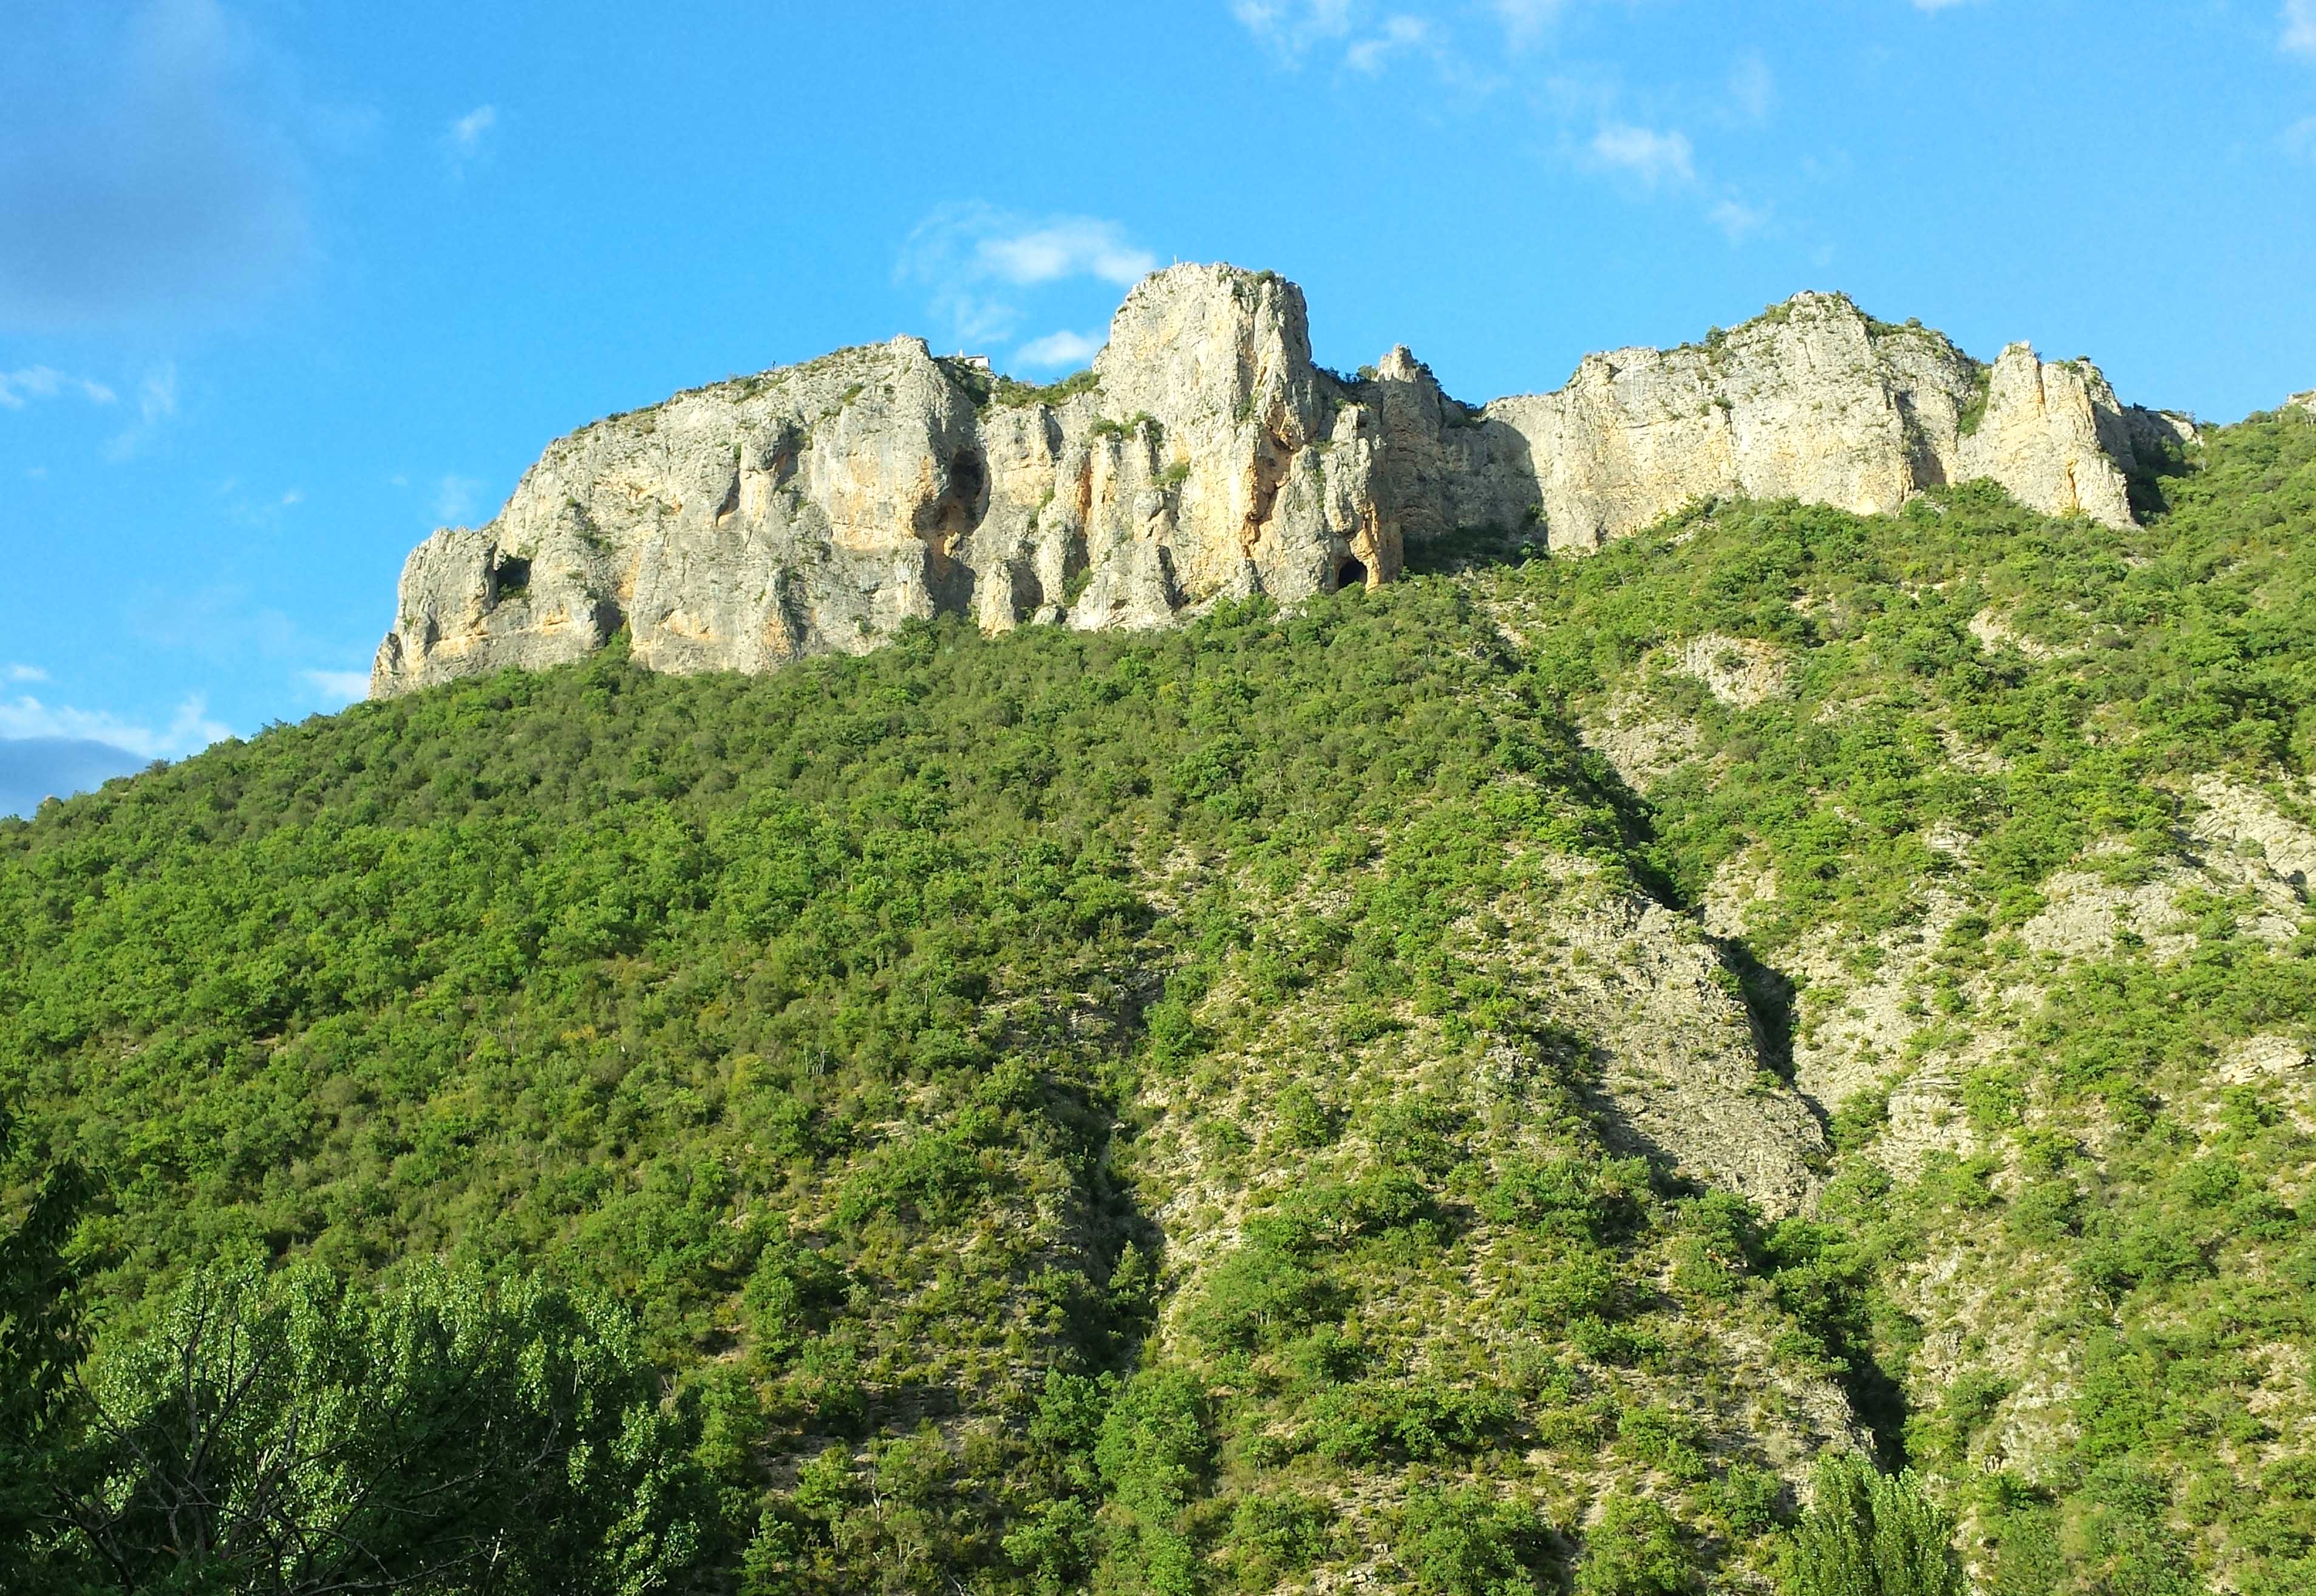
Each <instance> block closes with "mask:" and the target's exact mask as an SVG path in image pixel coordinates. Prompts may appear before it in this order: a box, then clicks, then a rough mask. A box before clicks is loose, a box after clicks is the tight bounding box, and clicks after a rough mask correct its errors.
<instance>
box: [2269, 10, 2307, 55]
mask: <svg viewBox="0 0 2316 1596" xmlns="http://www.w3.org/2000/svg"><path fill="white" fill-rule="evenodd" d="M2277 20H2278V21H2279V22H2282V23H2283V26H2284V32H2283V35H2282V37H2281V38H2280V39H2279V40H2277V42H2278V43H2279V44H2281V45H2282V46H2283V47H2284V49H2285V50H2286V51H2288V52H2289V53H2291V54H2293V55H2295V56H2312V57H2316V0H2284V11H2283V13H2282V15H2281V16H2280V17H2279V18H2278V19H2277Z"/></svg>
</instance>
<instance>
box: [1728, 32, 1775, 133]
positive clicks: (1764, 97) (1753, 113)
mask: <svg viewBox="0 0 2316 1596" xmlns="http://www.w3.org/2000/svg"><path fill="white" fill-rule="evenodd" d="M1729 103H1730V104H1731V105H1733V106H1734V107H1735V108H1736V111H1737V115H1738V117H1739V118H1740V119H1741V120H1744V121H1748V122H1766V121H1768V120H1769V112H1770V111H1774V110H1776V109H1777V77H1776V76H1775V75H1774V74H1772V73H1771V72H1770V70H1769V63H1768V62H1767V61H1766V60H1764V59H1762V58H1761V52H1760V51H1759V50H1757V49H1749V50H1747V51H1746V52H1745V53H1744V54H1742V55H1741V56H1739V57H1738V58H1737V60H1736V64H1735V65H1734V66H1733V67H1730V68H1729Z"/></svg>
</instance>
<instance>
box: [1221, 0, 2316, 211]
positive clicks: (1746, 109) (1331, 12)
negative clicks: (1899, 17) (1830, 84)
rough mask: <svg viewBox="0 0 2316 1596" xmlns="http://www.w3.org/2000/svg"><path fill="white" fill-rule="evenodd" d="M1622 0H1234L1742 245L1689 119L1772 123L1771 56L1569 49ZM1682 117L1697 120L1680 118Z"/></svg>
mask: <svg viewBox="0 0 2316 1596" xmlns="http://www.w3.org/2000/svg"><path fill="white" fill-rule="evenodd" d="M2300 3H2303V4H2316V0H2300ZM1622 9H1626V8H1624V7H1616V6H1609V5H1605V4H1600V0H1397V3H1396V4H1392V3H1390V0H1233V3H1232V4H1231V13H1232V15H1233V16H1234V17H1235V18H1236V19H1237V21H1238V22H1239V24H1240V26H1241V27H1243V29H1245V31H1247V33H1248V34H1249V35H1250V36H1251V37H1252V38H1253V39H1254V40H1256V41H1257V42H1258V43H1259V44H1260V45H1261V46H1262V47H1263V48H1264V49H1266V50H1267V51H1268V52H1269V54H1270V55H1271V56H1272V57H1273V58H1276V59H1277V60H1278V63H1279V64H1280V65H1281V66H1282V67H1284V68H1285V69H1287V70H1288V71H1296V70H1299V69H1301V68H1302V67H1305V65H1306V64H1317V65H1331V66H1332V67H1334V69H1335V70H1336V72H1337V73H1338V74H1339V75H1352V76H1360V77H1381V76H1384V75H1385V74H1386V73H1392V74H1394V75H1396V76H1398V77H1400V78H1401V79H1402V80H1403V81H1406V82H1408V83H1409V84H1410V86H1411V88H1419V87H1420V88H1423V89H1428V92H1430V93H1432V94H1436V95H1438V96H1439V97H1440V99H1441V102H1442V103H1443V105H1448V106H1455V107H1458V108H1465V109H1468V108H1469V107H1472V106H1474V105H1476V104H1479V103H1483V102H1492V103H1496V104H1499V105H1502V104H1508V103H1525V104H1526V105H1527V106H1528V109H1529V110H1530V111H1532V112H1533V114H1535V115H1536V116H1537V118H1538V120H1540V121H1541V122H1543V123H1544V124H1545V130H1546V135H1547V136H1546V138H1545V139H1544V140H1543V141H1542V142H1543V143H1544V145H1545V147H1548V148H1551V149H1554V150H1556V151H1557V153H1558V159H1559V161H1560V162H1561V163H1562V164H1563V165H1565V166H1567V167H1570V168H1572V169H1574V170H1577V171H1581V172H1588V173H1590V174H1595V175H1597V176H1600V177H1604V178H1608V179H1613V180H1615V181H1617V182H1618V183H1622V184H1623V185H1624V186H1626V189H1627V190H1628V191H1630V192H1631V193H1632V194H1633V195H1634V197H1635V198H1636V199H1643V198H1646V197H1649V196H1652V195H1663V196H1677V197H1679V199H1680V200H1681V201H1684V202H1685V203H1686V204H1687V205H1688V207H1689V208H1691V209H1692V210H1693V211H1694V213H1695V214H1697V216H1699V217H1700V218H1702V219H1703V220H1705V221H1706V222H1707V223H1709V224H1710V225H1711V226H1713V227H1715V228H1716V229H1718V230H1719V231H1720V232H1721V233H1722V234H1723V236H1725V237H1726V238H1728V239H1729V240H1730V242H1731V243H1733V244H1734V243H1737V242H1740V241H1741V240H1742V239H1744V238H1746V237H1749V236H1751V235H1753V234H1755V233H1757V232H1759V231H1761V230H1762V229H1763V228H1764V227H1767V226H1768V210H1766V209H1765V208H1763V207H1761V206H1759V205H1756V204H1754V203H1751V202H1750V201H1747V200H1746V199H1745V198H1744V197H1743V196H1741V194H1739V193H1738V192H1736V191H1735V190H1734V189H1733V186H1732V185H1731V184H1730V183H1728V182H1727V181H1725V179H1724V178H1722V177H1720V176H1718V175H1716V174H1715V172H1714V171H1713V170H1712V167H1713V165H1714V163H1712V162H1711V161H1709V160H1707V159H1706V158H1705V156H1704V155H1703V153H1702V152H1700V150H1699V148H1698V147H1697V143H1696V142H1695V140H1694V139H1693V138H1692V136H1691V130H1693V129H1697V128H1699V127H1703V128H1706V129H1719V130H1721V131H1723V132H1725V133H1730V134H1734V133H1736V132H1737V131H1738V130H1740V129H1751V128H1759V127H1761V126H1763V125H1765V124H1766V123H1768V121H1769V120H1770V119H1771V117H1772V116H1773V114H1774V113H1775V112H1776V111H1777V76H1776V73H1775V72H1774V71H1773V70H1772V68H1771V67H1770V64H1769V61H1768V58H1766V57H1765V56H1764V55H1763V54H1762V52H1761V51H1759V50H1757V49H1748V50H1745V51H1743V52H1741V54H1739V55H1738V56H1737V57H1736V58H1735V59H1734V60H1733V62H1732V63H1731V64H1730V66H1729V68H1728V72H1727V76H1726V77H1725V79H1723V80H1721V81H1718V82H1715V81H1712V80H1707V81H1706V82H1705V83H1702V84H1693V85H1688V87H1686V88H1676V87H1671V86H1668V87H1665V88H1662V89H1660V90H1656V91H1640V90H1635V89H1633V88H1631V87H1630V86H1628V85H1626V84H1625V83H1624V82H1622V81H1621V79H1620V78H1619V77H1618V76H1617V74H1616V73H1615V72H1613V71H1609V70H1604V69H1603V68H1601V67H1599V65H1598V64H1597V63H1590V62H1587V61H1583V60H1577V59H1568V58H1563V45H1562V34H1563V30H1564V29H1575V28H1578V27H1580V26H1584V25H1589V24H1590V23H1592V22H1602V23H1604V24H1605V25H1610V26H1615V27H1621V26H1623V23H1621V22H1614V21H1613V18H1614V16H1615V13H1617V12H1618V11H1619V10H1622ZM1418 78H1421V79H1427V80H1429V81H1428V84H1424V85H1418V84H1417V83H1416V82H1415V80H1416V79H1418ZM1676 119H1678V120H1679V121H1680V122H1682V123H1685V124H1687V126H1686V127H1683V126H1673V125H1669V124H1670V123H1671V122H1672V121H1674V120H1676Z"/></svg>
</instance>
